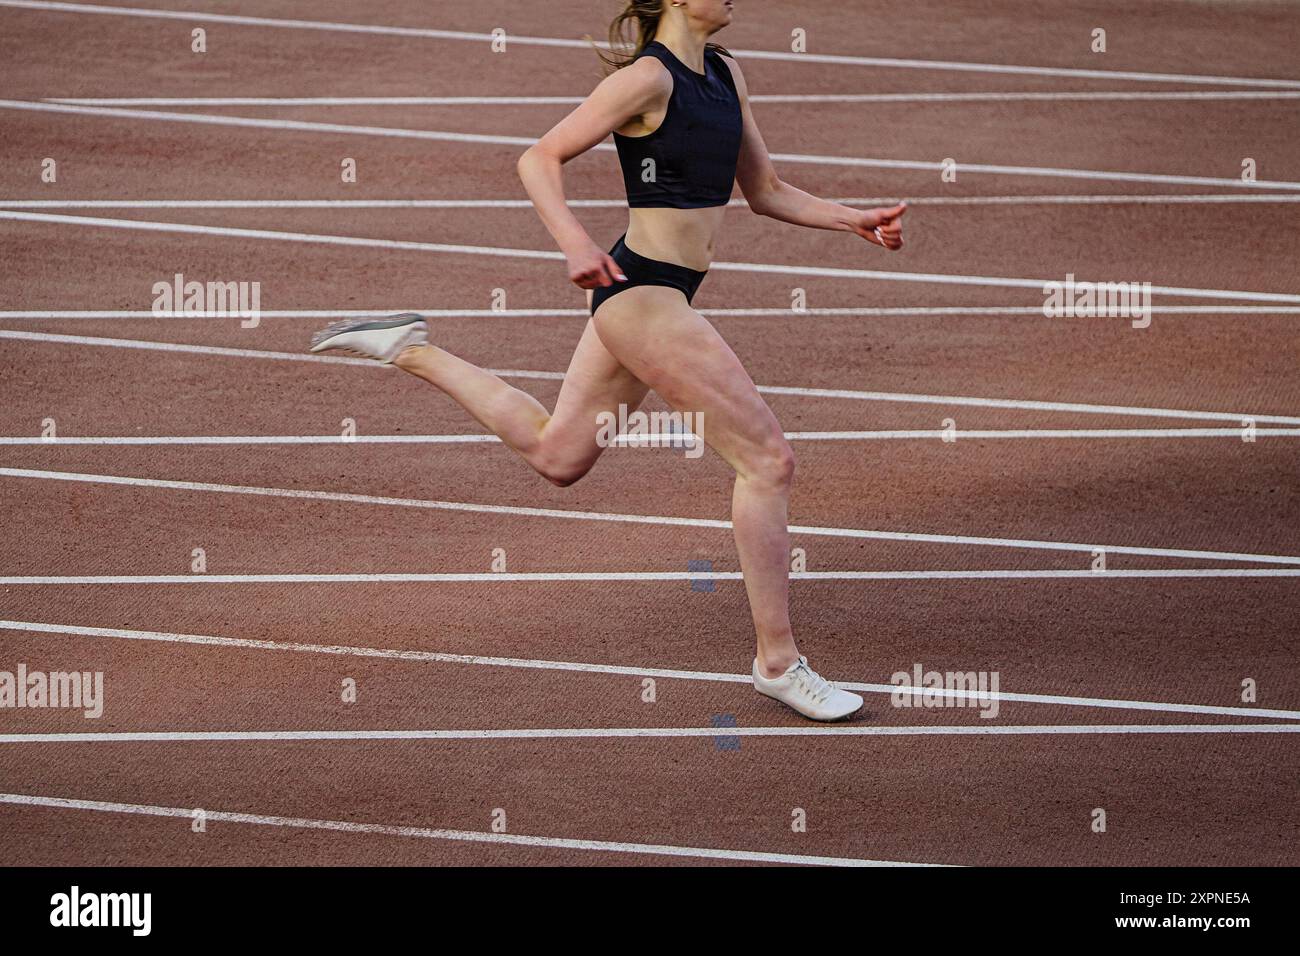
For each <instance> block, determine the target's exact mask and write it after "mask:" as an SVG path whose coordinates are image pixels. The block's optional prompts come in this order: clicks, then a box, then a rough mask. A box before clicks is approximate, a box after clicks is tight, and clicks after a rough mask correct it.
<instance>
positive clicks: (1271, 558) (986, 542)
mask: <svg viewBox="0 0 1300 956" xmlns="http://www.w3.org/2000/svg"><path fill="white" fill-rule="evenodd" d="M0 477H7V478H32V479H36V480H41V481H70V482H80V483H87V484H103V485H118V486H127V487H137V488H161V489H166V490H169V491H201V492H214V493H217V494H236V495H255V496H262V497H271V498H296V499H299V500H307V501H331V502H339V503H346V504H361V505H379V506H384V507H396V508H422V509H429V510H434V511H460V512H469V513H474V514H494V515H510V516H513V517H521V518H559V519H563V520H568V521H600V522H617V523H626V524H650V525H664V526H671V527H679V528H715V529H724V530H730V529H731V522H730V521H722V520H720V519H716V518H679V517H672V516H666V515H636V514H622V513H609V512H599V511H566V510H562V509H558V508H528V507H523V506H515V505H493V504H484V503H480V502H469V501H437V500H434V499H429V498H392V497H386V496H382V495H362V494H352V493H348V492H340V491H311V490H307V489H301V488H261V487H256V486H251V485H223V484H214V483H211V482H203V481H173V480H168V479H161V478H137V477H131V476H127V475H95V474H82V473H78V472H68V471H40V470H36V469H30V468H0ZM790 533H791V534H794V535H810V536H819V537H833V538H867V539H871V540H876V541H915V542H925V543H929V544H958V545H972V546H976V547H994V548H1028V549H1033V550H1040V551H1083V552H1087V553H1088V554H1092V553H1093V552H1095V551H1105V552H1106V553H1107V554H1112V555H1114V554H1133V555H1145V556H1147V557H1163V558H1192V559H1204V560H1209V561H1242V562H1253V563H1263V564H1288V565H1300V556H1290V555H1281V554H1251V553H1244V552H1240V551H1199V550H1190V549H1184V548H1149V547H1137V546H1131V545H1111V544H1082V543H1076V542H1068V541H1041V540H1036V539H1026V538H989V537H978V536H972V535H949V534H929V533H922V532H915V531H870V530H867V529H864V528H832V527H822V526H812V525H809V526H803V525H791V526H790Z"/></svg>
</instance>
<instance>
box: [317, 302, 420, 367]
mask: <svg viewBox="0 0 1300 956" xmlns="http://www.w3.org/2000/svg"><path fill="white" fill-rule="evenodd" d="M428 344H429V326H428V325H426V324H425V321H424V318H423V317H422V316H419V315H416V314H415V313H414V312H403V313H402V314H401V315H395V316H393V317H392V318H388V319H346V320H344V321H342V322H335V323H334V324H333V325H331V326H328V327H327V328H324V329H321V330H320V331H319V332H317V333H316V334H315V335H313V336H312V337H311V350H312V351H313V352H328V351H331V350H339V351H343V352H355V353H356V354H357V355H364V356H365V357H366V358H371V359H374V360H375V361H377V362H383V363H384V364H385V365H390V364H392V361H393V359H395V358H397V356H399V355H401V354H402V350H403V349H407V348H410V347H411V346H412V345H428Z"/></svg>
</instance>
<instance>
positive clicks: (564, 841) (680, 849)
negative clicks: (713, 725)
mask: <svg viewBox="0 0 1300 956" xmlns="http://www.w3.org/2000/svg"><path fill="white" fill-rule="evenodd" d="M728 730H730V728H728ZM0 803H5V804H11V805H16V806H26V807H43V808H50V809H58V810H88V811H91V812H95V813H127V814H135V815H140V816H149V817H177V818H181V819H185V820H188V819H190V818H192V817H193V816H194V808H193V807H159V806H151V805H148V804H139V803H108V802H105V801H102V800H77V799H72V798H68V797H48V796H40V795H35V794H26V793H0ZM204 815H205V817H206V819H207V820H208V821H210V822H213V823H233V824H241V825H251V826H267V827H287V828H289V829H292V830H327V831H330V832H333V833H357V834H366V835H369V836H393V837H409V838H415V839H423V840H449V841H454V842H460V843H495V844H501V845H505V846H529V847H544V848H547V849H556V850H586V851H597V852H607V853H636V854H641V855H647V856H672V857H688V858H700V859H709V860H730V861H734V862H746V863H790V864H800V865H804V866H855V867H864V866H942V865H944V864H939V863H902V862H896V861H892V860H867V859H861V858H858V857H838V856H810V855H807V854H801V853H769V852H766V851H759V850H729V849H723V848H718V847H698V846H669V845H666V844H655V843H618V842H614V841H610V840H575V839H571V838H568V837H547V836H528V835H526V834H520V833H488V832H480V831H477V830H444V829H435V828H432V827H410V826H393V825H389V824H385V823H357V822H355V821H351V820H318V819H307V818H304V817H281V816H270V815H267V814H261V813H229V812H227V811H225V810H206V809H205V810H204Z"/></svg>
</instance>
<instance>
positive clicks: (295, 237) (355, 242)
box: [0, 183, 1300, 304]
mask: <svg viewBox="0 0 1300 956" xmlns="http://www.w3.org/2000/svg"><path fill="white" fill-rule="evenodd" d="M1297 186H1298V187H1300V183H1298V184H1297ZM0 219H12V220H17V221H20V222H39V223H53V224H59V225H70V226H90V227H94V228H108V229H126V230H133V231H143V232H165V233H183V234H187V235H200V236H220V237H237V238H242V239H263V240H269V241H278V242H302V243H313V244H318V245H334V246H353V247H363V248H374V249H401V250H405V251H414V252H439V253H451V254H455V255H476V256H499V257H502V258H511V259H545V260H548V261H556V260H562V259H563V258H564V254H563V253H561V252H558V251H555V252H552V251H551V250H548V249H517V248H510V247H506V246H468V245H459V244H449V243H441V242H417V241H413V240H399V239H376V238H370V237H364V236H340V235H334V234H327V233H309V232H282V231H279V230H274V229H244V228H238V227H234V226H202V225H198V224H195V223H180V222H158V221H154V220H146V219H105V218H101V217H97V216H64V215H57V214H55V213H43V212H21V211H13V210H0ZM709 268H710V269H711V270H713V269H716V270H719V271H724V272H745V273H761V274H763V275H790V276H800V277H808V276H819V277H824V278H835V279H874V280H879V281H885V282H923V283H926V284H930V285H933V284H944V285H971V286H992V287H996V288H1002V289H1033V290H1034V291H1035V292H1036V293H1038V294H1039V295H1042V294H1043V289H1044V285H1045V284H1046V283H1048V282H1056V283H1059V282H1061V281H1062V279H1021V278H1011V277H1004V276H971V275H952V274H949V273H933V272H886V271H881V270H877V269H842V268H833V267H827V266H801V265H785V264H782V263H774V262H725V261H717V262H714V263H713V264H712V265H711V266H710V267H709ZM1077 281H1078V282H1080V283H1082V282H1084V281H1097V280H1084V279H1079V280H1077ZM1143 291H1144V292H1150V293H1152V294H1154V295H1174V296H1183V297H1186V298H1193V299H1225V300H1233V301H1245V302H1256V303H1259V302H1284V303H1292V304H1300V295H1296V294H1293V293H1284V292H1251V291H1242V290H1235V289H1203V288H1189V287H1185V286H1164V285H1152V286H1150V288H1149V289H1145V288H1144V290H1143Z"/></svg>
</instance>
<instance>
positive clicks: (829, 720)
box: [750, 684, 867, 724]
mask: <svg viewBox="0 0 1300 956" xmlns="http://www.w3.org/2000/svg"><path fill="white" fill-rule="evenodd" d="M750 686H751V687H754V692H755V693H757V694H761V695H762V696H764V697H766V698H767V699H768V700H774V701H776V702H777V703H778V704H780V705H781V706H783V707H789V708H790V709H791V710H793V711H794V712H795V713H796V714H798V715H799V716H800V717H802V718H803V719H804V720H812V721H816V722H817V723H819V724H835V723H839V722H840V721H842V720H848V719H849V718H850V717H852V716H853V715H854V714H856V713H857V712H858V711H860V710H862V709H863V708H864V707H866V706H867V701H866V699H865V698H864V699H863V701H862V703H860V704H858V706H857V707H854V708H853V709H852V710H851V711H849V712H848V713H847V714H841V715H840V716H839V717H809V716H808V715H807V714H805V713H804V712H803V711H802V710H800V709H799V708H798V707H795V706H794V705H793V704H790V703H787V702H786V701H784V700H782V699H781V698H780V697H776V696H774V695H773V694H767V693H764V692H763V691H761V690H759V689H758V687H756V686H754V685H752V684H751V685H750Z"/></svg>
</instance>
